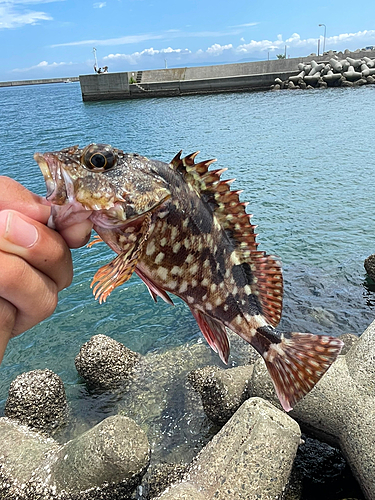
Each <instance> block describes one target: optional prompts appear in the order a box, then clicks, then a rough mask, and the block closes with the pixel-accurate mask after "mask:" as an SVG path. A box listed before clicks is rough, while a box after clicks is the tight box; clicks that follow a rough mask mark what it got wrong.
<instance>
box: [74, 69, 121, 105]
mask: <svg viewBox="0 0 375 500" xmlns="http://www.w3.org/2000/svg"><path fill="white" fill-rule="evenodd" d="M128 75H129V74H128V73H100V74H97V73H95V74H93V75H81V76H80V77H79V82H80V84H81V92H82V99H83V100H84V101H96V100H101V99H104V100H105V99H129V97H130V93H129V76H128Z"/></svg>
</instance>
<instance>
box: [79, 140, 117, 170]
mask: <svg viewBox="0 0 375 500" xmlns="http://www.w3.org/2000/svg"><path fill="white" fill-rule="evenodd" d="M81 160H82V164H83V166H84V167H86V168H87V169H89V170H91V171H94V172H105V171H107V170H110V169H111V168H112V167H114V166H115V165H116V162H117V155H116V153H115V152H114V151H113V150H112V148H111V146H107V145H105V144H90V146H87V147H86V148H85V149H84V150H83V153H82V157H81Z"/></svg>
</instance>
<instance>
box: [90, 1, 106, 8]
mask: <svg viewBox="0 0 375 500" xmlns="http://www.w3.org/2000/svg"><path fill="white" fill-rule="evenodd" d="M106 5H107V3H106V2H95V3H94V5H93V7H94V9H102V8H103V7H105V6H106Z"/></svg>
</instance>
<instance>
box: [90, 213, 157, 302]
mask: <svg viewBox="0 0 375 500" xmlns="http://www.w3.org/2000/svg"><path fill="white" fill-rule="evenodd" d="M150 220H151V216H150V215H149V214H147V215H146V217H145V219H144V220H143V222H142V226H141V228H140V230H139V231H138V233H137V234H134V241H127V242H126V243H124V244H123V248H122V250H123V251H122V252H121V253H120V254H119V255H117V257H115V258H114V259H113V260H112V261H111V262H109V263H108V264H106V265H105V266H103V267H101V268H100V269H98V271H97V272H96V273H95V276H94V278H93V280H92V282H91V285H90V286H91V288H93V287H94V288H93V294H94V296H95V300H96V299H99V303H100V304H101V303H102V302H105V301H106V300H107V297H108V296H109V295H110V293H111V292H112V291H113V290H114V289H115V288H116V287H118V286H120V285H122V284H124V283H125V282H126V281H128V279H129V278H130V277H131V275H132V274H133V272H134V270H135V268H136V265H137V262H138V260H139V258H140V256H141V254H142V251H143V247H144V243H145V241H146V240H147V237H148V233H149V230H150Z"/></svg>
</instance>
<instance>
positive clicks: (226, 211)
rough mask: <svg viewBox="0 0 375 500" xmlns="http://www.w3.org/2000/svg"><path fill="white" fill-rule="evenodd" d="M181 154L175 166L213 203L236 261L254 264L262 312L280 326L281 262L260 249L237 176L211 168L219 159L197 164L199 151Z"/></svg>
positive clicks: (223, 169)
mask: <svg viewBox="0 0 375 500" xmlns="http://www.w3.org/2000/svg"><path fill="white" fill-rule="evenodd" d="M181 153H182V151H180V152H179V153H177V155H176V156H175V157H174V158H173V160H172V161H171V163H170V165H171V168H173V169H174V170H176V171H177V172H180V173H181V174H182V175H183V177H184V179H185V181H186V182H188V183H190V184H191V185H192V186H193V187H194V188H195V191H196V192H197V194H198V195H200V196H201V197H202V198H203V199H205V201H206V202H207V203H208V204H209V205H210V207H211V208H212V210H213V213H214V215H215V217H216V220H217V221H218V223H219V224H220V225H221V227H222V228H223V229H224V230H225V231H227V232H228V233H229V234H230V235H231V238H232V240H233V241H234V242H235V244H236V248H235V251H234V252H235V254H236V256H235V259H234V260H235V261H236V262H238V263H240V264H244V263H248V264H249V265H250V268H251V271H252V273H253V274H254V282H253V286H254V287H256V293H257V295H259V298H260V301H261V304H262V313H263V316H264V317H265V319H266V320H267V321H268V322H269V324H270V325H271V326H276V325H277V324H278V323H279V321H280V318H281V310H282V296H283V279H282V273H281V264H280V262H279V261H278V260H277V259H276V258H275V257H273V256H270V255H267V254H266V253H265V252H262V251H259V250H258V243H257V242H256V237H257V233H255V229H256V227H257V226H256V225H254V224H251V217H252V215H251V214H248V213H246V206H247V205H248V203H247V202H241V201H240V198H239V195H240V194H241V193H242V191H241V190H231V189H230V185H231V184H232V182H233V181H234V180H235V179H228V180H221V175H222V174H223V173H224V172H225V171H226V170H227V169H226V168H222V169H217V170H209V167H210V165H211V164H212V163H214V162H215V161H216V160H214V159H213V160H206V161H202V162H199V163H195V158H196V157H197V155H198V153H199V151H198V152H195V153H192V154H190V155H188V156H186V157H184V158H181Z"/></svg>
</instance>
